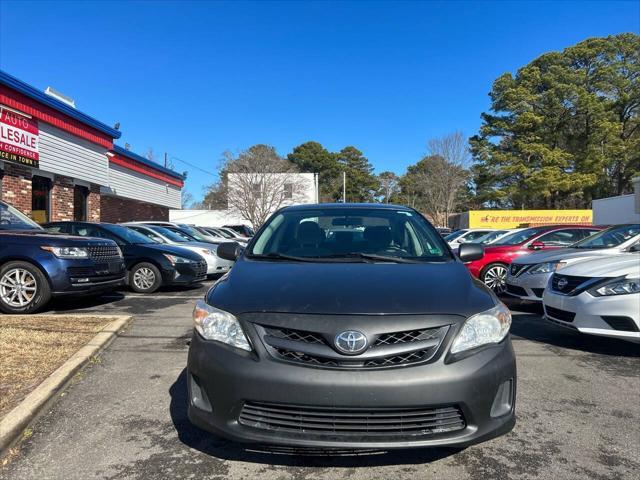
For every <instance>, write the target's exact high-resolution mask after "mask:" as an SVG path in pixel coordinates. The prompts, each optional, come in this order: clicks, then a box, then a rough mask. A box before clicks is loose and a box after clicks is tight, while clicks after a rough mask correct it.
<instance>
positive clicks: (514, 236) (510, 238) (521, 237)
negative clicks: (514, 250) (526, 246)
mask: <svg viewBox="0 0 640 480" xmlns="http://www.w3.org/2000/svg"><path fill="white" fill-rule="evenodd" d="M541 231H542V230H541V229H539V228H526V229H524V230H520V231H518V232H513V233H511V234H509V235H505V236H504V237H502V238H501V239H500V240H498V241H497V242H493V243H492V244H491V246H492V247H495V246H498V245H520V244H521V243H524V242H526V241H527V240H531V239H532V238H533V237H535V236H536V235H537V234H539V233H540V232H541Z"/></svg>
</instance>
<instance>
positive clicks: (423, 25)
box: [0, 0, 640, 199]
mask: <svg viewBox="0 0 640 480" xmlns="http://www.w3.org/2000/svg"><path fill="white" fill-rule="evenodd" d="M639 30H640V2H639V1H637V0H636V1H628V2H596V1H582V2H569V1H557V2H506V1H502V2H463V1H458V2H454V1H452V2H423V3H420V2H364V1H361V2H259V3H239V2H204V1H201V2H191V3H189V2H153V1H147V2H62V1H56V2H44V1H42V2H35V3H30V2H27V1H20V2H15V1H10V0H2V1H1V2H0V68H2V69H3V70H5V71H7V72H8V73H10V74H12V75H15V76H17V77H18V78H20V79H21V80H24V81H26V82H28V83H30V84H32V85H34V86H36V87H38V88H41V89H44V88H46V87H47V86H48V85H51V86H52V87H54V88H56V89H57V90H59V91H61V92H63V93H65V94H67V95H69V96H71V97H73V98H74V99H75V100H76V104H77V106H78V109H80V110H82V111H84V112H86V113H88V114H90V115H92V116H94V117H96V118H98V119H99V120H101V121H103V122H105V123H107V124H111V125H113V124H114V123H115V122H116V121H119V122H120V123H121V130H122V132H123V135H122V138H121V140H120V141H119V143H120V144H121V145H124V143H125V142H127V143H129V144H131V148H132V150H134V151H136V152H137V153H141V154H144V153H145V152H146V151H147V150H148V149H149V147H152V148H153V150H154V151H155V152H156V155H157V156H158V157H161V156H162V154H163V152H168V153H169V157H170V158H174V160H173V162H174V165H175V167H176V170H179V171H184V170H187V171H188V175H189V178H188V181H187V189H188V190H189V191H190V192H191V193H192V194H193V195H194V197H195V198H196V199H198V198H200V197H201V196H202V188H203V187H204V186H205V185H207V184H209V183H211V182H212V181H213V180H215V178H214V177H213V176H211V175H207V174H206V173H204V172H203V171H202V170H204V171H208V172H215V170H216V167H217V165H218V164H219V159H220V158H221V154H222V152H223V151H225V150H231V151H237V150H241V149H244V148H247V147H249V146H251V145H253V144H255V143H267V144H271V145H274V146H275V147H276V148H277V149H278V151H279V152H280V153H281V154H283V155H284V154H286V153H288V152H290V151H291V149H292V148H293V147H294V146H295V145H298V144H300V143H302V142H305V141H307V140H316V141H319V142H320V143H322V144H323V145H324V146H326V147H327V148H329V149H330V150H339V149H340V148H342V147H344V146H346V145H354V146H356V147H357V148H359V149H360V150H362V151H363V152H364V153H365V155H366V156H367V157H368V158H369V159H370V161H371V162H372V164H373V165H374V167H375V169H376V172H378V173H379V172H381V171H384V170H392V171H395V172H396V173H398V174H401V173H402V172H404V170H405V168H406V167H407V166H408V165H410V164H411V163H415V162H416V161H417V160H419V159H420V157H421V156H422V155H423V154H424V153H425V150H426V142H427V139H429V138H431V137H434V136H439V135H443V134H445V133H448V132H452V131H454V130H461V131H463V132H464V133H465V134H466V135H473V134H474V133H475V132H476V131H477V129H478V127H479V126H480V113H481V112H483V111H486V110H487V108H488V106H489V99H488V96H487V93H488V92H489V90H490V88H491V84H492V82H493V80H494V79H495V78H496V77H498V76H499V75H500V74H502V73H504V72H507V71H511V72H514V71H515V70H516V69H517V68H519V67H521V66H523V65H525V64H527V63H528V62H530V61H531V60H533V59H534V58H536V57H537V56H539V55H540V54H542V53H544V52H547V51H550V50H561V49H562V48H564V47H567V46H570V45H572V44H575V43H577V42H579V41H581V40H584V39H585V38H588V37H593V36H605V35H609V34H615V33H620V32H629V31H633V32H639ZM176 159H182V160H184V161H187V162H189V163H191V164H193V165H196V166H198V167H200V169H202V170H198V169H195V168H192V167H190V166H188V165H186V164H185V163H181V162H180V161H178V160H176Z"/></svg>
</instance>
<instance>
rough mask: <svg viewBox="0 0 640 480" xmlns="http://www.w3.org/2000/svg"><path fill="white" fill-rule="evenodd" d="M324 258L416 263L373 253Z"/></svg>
mask: <svg viewBox="0 0 640 480" xmlns="http://www.w3.org/2000/svg"><path fill="white" fill-rule="evenodd" d="M320 258H322V257H320ZM324 258H361V259H364V260H374V261H376V262H393V263H418V262H416V261H415V260H411V259H409V258H403V257H394V256H392V255H376V254H375V253H362V252H350V253H337V254H335V255H329V256H328V257H324Z"/></svg>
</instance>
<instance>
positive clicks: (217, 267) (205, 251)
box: [122, 223, 233, 275]
mask: <svg viewBox="0 0 640 480" xmlns="http://www.w3.org/2000/svg"><path fill="white" fill-rule="evenodd" d="M122 225H123V226H125V227H128V228H130V229H132V230H135V231H136V232H138V233H140V234H142V235H144V236H145V237H147V238H149V239H151V240H153V241H155V242H158V243H164V244H167V245H175V246H177V247H182V248H186V249H188V250H191V251H192V252H195V253H197V254H198V255H200V256H201V257H202V258H204V259H205V261H206V262H207V275H215V274H219V273H225V272H228V271H229V269H230V268H231V266H232V265H233V263H232V262H230V261H228V260H223V259H222V258H220V257H218V255H217V253H216V250H217V249H218V246H217V245H212V244H210V243H205V242H197V241H191V240H189V239H188V238H187V237H186V236H184V235H179V234H177V233H175V232H172V231H171V230H169V229H167V228H165V227H158V226H157V225H135V224H134V225H132V224H127V223H123V224H122Z"/></svg>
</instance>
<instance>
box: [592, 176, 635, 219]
mask: <svg viewBox="0 0 640 480" xmlns="http://www.w3.org/2000/svg"><path fill="white" fill-rule="evenodd" d="M633 189H634V192H635V193H630V194H629V195H620V196H619V197H609V198H601V199H599V200H594V201H593V203H592V206H593V224H594V225H614V224H617V223H640V177H636V178H634V179H633Z"/></svg>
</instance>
